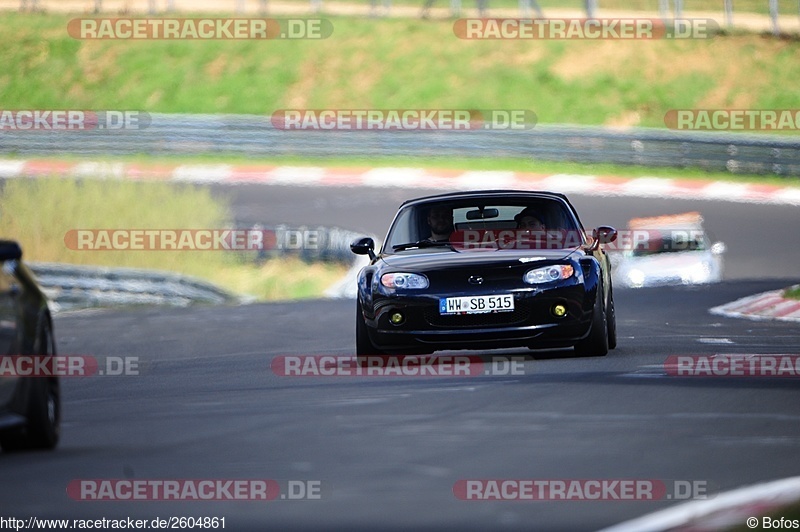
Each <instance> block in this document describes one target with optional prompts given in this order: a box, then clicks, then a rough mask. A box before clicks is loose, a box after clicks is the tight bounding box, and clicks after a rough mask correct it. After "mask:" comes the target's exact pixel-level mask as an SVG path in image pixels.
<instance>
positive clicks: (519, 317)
mask: <svg viewBox="0 0 800 532" xmlns="http://www.w3.org/2000/svg"><path fill="white" fill-rule="evenodd" d="M423 315H424V317H425V321H426V322H428V325H431V326H432V327H443V328H447V329H458V328H464V329H468V328H481V327H498V326H504V325H515V324H518V323H522V322H524V321H525V320H527V319H528V317H529V316H530V311H529V310H528V308H527V306H525V305H520V304H519V303H518V304H517V308H515V309H514V310H512V311H511V312H495V313H493V314H456V315H445V316H443V315H441V314H439V309H438V308H436V307H434V308H428V309H426V310H425V312H423Z"/></svg>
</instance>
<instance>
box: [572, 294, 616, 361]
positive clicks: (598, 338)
mask: <svg viewBox="0 0 800 532" xmlns="http://www.w3.org/2000/svg"><path fill="white" fill-rule="evenodd" d="M597 294H598V295H597V297H596V298H595V306H594V312H593V316H592V327H591V329H590V331H589V336H587V337H586V338H584V339H583V340H581V341H580V342H578V343H577V344H575V354H576V355H577V356H581V357H602V356H605V355H607V354H608V348H609V341H608V318H607V316H606V305H605V302H604V299H605V298H604V297H603V296H602V294H603V287H602V285H599V286H598V287H597Z"/></svg>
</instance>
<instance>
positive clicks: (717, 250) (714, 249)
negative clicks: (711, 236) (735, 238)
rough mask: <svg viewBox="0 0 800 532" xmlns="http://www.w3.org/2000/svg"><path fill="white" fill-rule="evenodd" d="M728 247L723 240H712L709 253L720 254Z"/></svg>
mask: <svg viewBox="0 0 800 532" xmlns="http://www.w3.org/2000/svg"><path fill="white" fill-rule="evenodd" d="M727 249H728V247H727V246H726V245H725V242H714V244H713V245H712V246H711V253H712V254H714V255H722V254H723V253H725V251H726V250H727Z"/></svg>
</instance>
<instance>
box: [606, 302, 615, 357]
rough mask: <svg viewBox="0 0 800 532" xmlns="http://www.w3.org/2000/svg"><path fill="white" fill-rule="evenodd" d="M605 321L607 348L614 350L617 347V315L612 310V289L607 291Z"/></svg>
mask: <svg viewBox="0 0 800 532" xmlns="http://www.w3.org/2000/svg"><path fill="white" fill-rule="evenodd" d="M606 308H607V309H608V311H607V312H606V320H607V321H608V348H609V349H616V347H617V313H616V311H615V309H614V289H613V288H609V290H608V305H607V307H606Z"/></svg>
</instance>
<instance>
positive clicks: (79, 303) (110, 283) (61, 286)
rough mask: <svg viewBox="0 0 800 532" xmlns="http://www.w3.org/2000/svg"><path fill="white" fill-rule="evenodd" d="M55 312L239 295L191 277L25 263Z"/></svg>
mask: <svg viewBox="0 0 800 532" xmlns="http://www.w3.org/2000/svg"><path fill="white" fill-rule="evenodd" d="M27 266H28V268H30V270H31V271H32V272H33V273H34V275H36V278H37V279H38V281H39V285H40V286H41V287H42V289H43V290H44V291H45V293H46V294H47V296H48V298H49V299H50V301H51V302H52V303H53V307H54V310H55V311H62V310H71V309H76V308H87V307H108V306H119V305H169V306H176V307H185V306H188V305H190V304H193V303H207V304H220V303H239V302H241V301H242V299H241V298H239V297H237V296H235V295H233V294H231V293H230V292H227V291H225V290H222V289H221V288H219V287H217V286H214V285H213V284H211V283H207V282H205V281H202V280H200V279H196V278H194V277H189V276H186V275H180V274H176V273H169V272H160V271H153V270H142V269H135V268H103V267H95V266H74V265H70V264H55V263H45V262H33V263H27Z"/></svg>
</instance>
